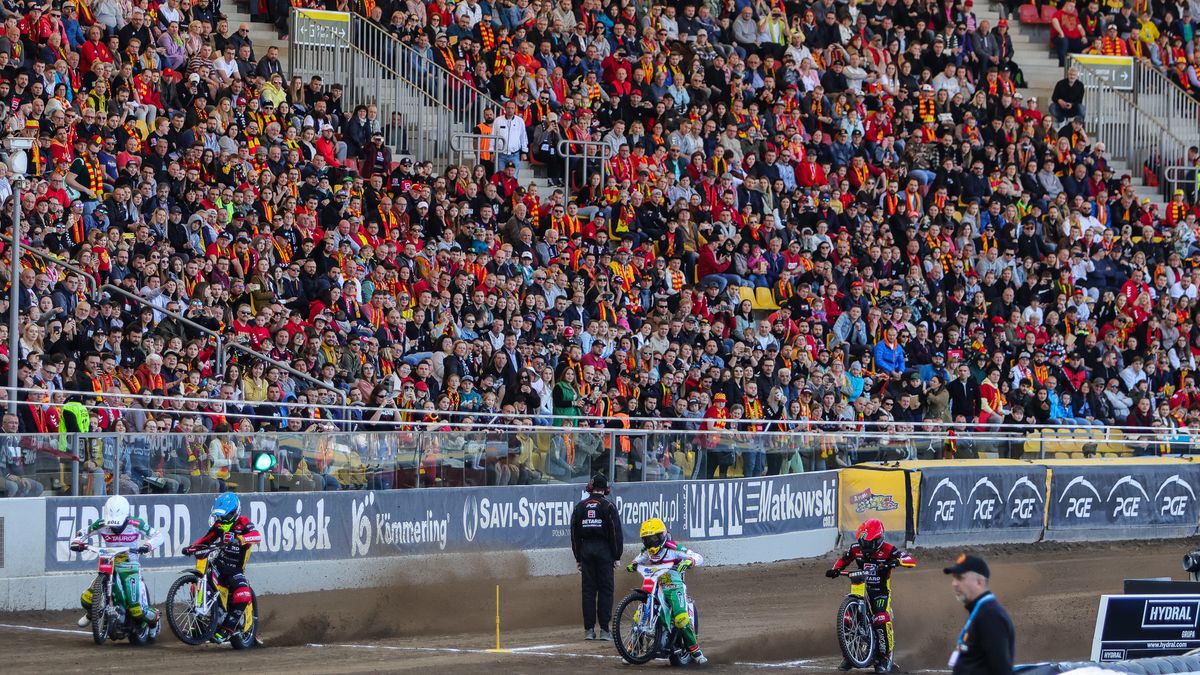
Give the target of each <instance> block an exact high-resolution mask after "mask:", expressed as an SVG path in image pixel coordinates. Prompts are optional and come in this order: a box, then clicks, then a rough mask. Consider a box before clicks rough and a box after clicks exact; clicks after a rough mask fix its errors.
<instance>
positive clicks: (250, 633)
mask: <svg viewBox="0 0 1200 675" xmlns="http://www.w3.org/2000/svg"><path fill="white" fill-rule="evenodd" d="M245 612H246V613H245V614H243V615H242V625H243V626H245V625H246V623H245V621H246V617H247V616H249V618H250V626H249V627H248V628H243V629H242V630H240V631H238V632H237V633H234V634H233V635H230V636H229V644H230V645H232V646H233V648H234V649H249V648H251V647H253V646H254V636H255V635H257V634H258V598H257V597H255V595H254V589H250V604H248V605H246V610H245Z"/></svg>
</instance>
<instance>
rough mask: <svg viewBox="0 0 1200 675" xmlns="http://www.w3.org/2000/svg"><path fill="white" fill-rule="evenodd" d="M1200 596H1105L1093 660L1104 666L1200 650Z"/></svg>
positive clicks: (1099, 617) (1094, 642) (1098, 616)
mask: <svg viewBox="0 0 1200 675" xmlns="http://www.w3.org/2000/svg"><path fill="white" fill-rule="evenodd" d="M1198 628H1200V596H1197V595H1105V596H1102V597H1101V598H1100V611H1099V612H1098V613H1097V615H1096V628H1095V632H1094V633H1093V636H1092V660H1093V661H1099V662H1102V663H1111V662H1113V661H1124V660H1126V659H1138V658H1148V657H1154V656H1174V655H1177V654H1184V653H1186V652H1188V651H1191V650H1192V649H1195V648H1197V647H1200V639H1197V637H1196V631H1197V629H1198Z"/></svg>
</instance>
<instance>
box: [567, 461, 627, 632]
mask: <svg viewBox="0 0 1200 675" xmlns="http://www.w3.org/2000/svg"><path fill="white" fill-rule="evenodd" d="M587 492H588V494H587V496H586V497H584V498H583V499H582V500H581V501H580V502H579V503H578V504H576V505H575V509H574V510H573V511H572V512H571V553H573V554H574V555H575V566H576V567H577V568H579V572H580V574H581V575H582V577H583V589H582V590H583V639H585V640H595V639H597V637H599V639H601V640H609V641H611V640H612V634H611V633H609V632H608V627H609V626H610V625H612V608H613V587H614V583H613V570H614V569H615V568H616V566H617V562H618V561H619V560H620V559H621V553H622V551H623V549H624V547H625V541H624V538H623V537H624V535H623V534H622V530H621V514H620V512H619V511H617V506H616V505H615V504H613V503H612V501H611V500H610V499H609V498H608V495H610V494H611V493H612V488H610V487H609V485H608V476H605V475H604V474H603V473H597V474H596V475H595V476H592V480H591V482H590V483H588V486H587ZM597 620H598V621H599V622H600V633H599V635H598V636H597V634H596V622H597Z"/></svg>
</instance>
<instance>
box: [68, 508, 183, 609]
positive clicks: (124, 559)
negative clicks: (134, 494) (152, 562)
mask: <svg viewBox="0 0 1200 675" xmlns="http://www.w3.org/2000/svg"><path fill="white" fill-rule="evenodd" d="M131 512H132V509H131V508H130V506H129V500H128V499H125V498H124V497H122V496H120V495H114V496H112V497H109V498H108V501H107V502H105V503H104V510H103V511H101V513H100V518H98V519H96V520H95V521H93V522H92V523H91V524H90V525H88V526H87V527H86V528H84V529H82V530H80V531H79V532H77V533H76V534H75V539H73V540H72V541H71V550H72V551H83V550H84V549H85V548H86V547H87V543H88V540H89V539H91V538H92V537H100V539H101V540H102V541H103V542H104V546H128V547H129V548H130V551H129V553H127V554H122V555H120V556H118V557H117V558H115V559H114V560H113V574H114V575H116V581H117V583H118V584H120V586H121V589H122V591H123V593H122V596H123V597H124V598H125V603H126V605H125V610H126V611H127V612H129V615H130V616H132V617H134V618H137V619H141V620H142V621H145V622H146V623H148V624H151V625H153V624H154V623H156V622H158V612H156V611H154V607H153V606H152V605H151V604H150V599H149V597H148V596H147V595H146V587H145V584H143V583H142V566H141V564H140V563H139V562H138V556H139V554H146V553H149V552H150V551H151V550H152V549H154V548H155V547H157V546H158V545H159V544H161V543H162V540H163V535H162V533H161V532H159V531H158V530H155V529H153V528H151V527H150V526H148V525H146V523H145V522H144V521H142V520H141V519H139V518H134V517H133V516H132V515H131ZM79 604H81V605H83V610H84V615H83V618H81V619H80V620H79V625H80V626H86V625H88V622H89V621H90V620H91V613H92V589H91V587H89V588H88V589H87V590H85V591H84V592H83V595H82V596H80V598H79Z"/></svg>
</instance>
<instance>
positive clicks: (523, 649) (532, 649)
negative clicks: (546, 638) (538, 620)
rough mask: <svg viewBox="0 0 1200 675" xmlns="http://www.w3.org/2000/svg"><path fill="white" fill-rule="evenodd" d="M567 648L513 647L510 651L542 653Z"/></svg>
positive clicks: (552, 646)
mask: <svg viewBox="0 0 1200 675" xmlns="http://www.w3.org/2000/svg"><path fill="white" fill-rule="evenodd" d="M566 646H567V645H534V646H532V647H513V648H512V649H510V650H508V651H510V652H540V651H546V650H548V649H558V648H560V647H566Z"/></svg>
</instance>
